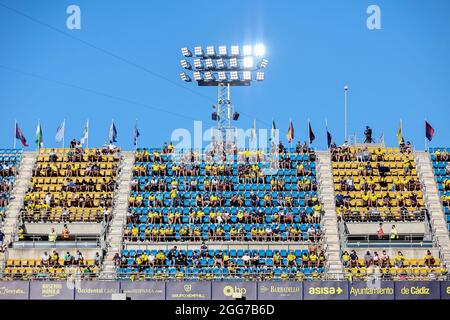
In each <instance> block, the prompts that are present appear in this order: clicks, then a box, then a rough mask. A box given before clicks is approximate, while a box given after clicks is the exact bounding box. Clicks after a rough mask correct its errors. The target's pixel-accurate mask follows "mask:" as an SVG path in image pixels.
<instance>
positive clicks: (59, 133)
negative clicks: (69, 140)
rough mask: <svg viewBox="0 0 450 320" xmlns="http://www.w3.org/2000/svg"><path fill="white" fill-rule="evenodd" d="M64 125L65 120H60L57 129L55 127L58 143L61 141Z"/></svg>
mask: <svg viewBox="0 0 450 320" xmlns="http://www.w3.org/2000/svg"><path fill="white" fill-rule="evenodd" d="M65 127H66V120H64V121H63V122H61V124H60V125H59V126H58V129H56V136H55V140H56V142H58V143H60V142H61V141H63V139H64V131H65Z"/></svg>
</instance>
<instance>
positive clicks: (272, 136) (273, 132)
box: [270, 119, 277, 141]
mask: <svg viewBox="0 0 450 320" xmlns="http://www.w3.org/2000/svg"><path fill="white" fill-rule="evenodd" d="M276 130H277V127H276V125H275V120H273V119H272V130H271V132H270V140H272V141H273V140H274V139H275V135H276Z"/></svg>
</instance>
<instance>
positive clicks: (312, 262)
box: [308, 252, 319, 268]
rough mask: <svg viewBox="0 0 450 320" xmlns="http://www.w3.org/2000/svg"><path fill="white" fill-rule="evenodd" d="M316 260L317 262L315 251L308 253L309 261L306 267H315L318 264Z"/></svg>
mask: <svg viewBox="0 0 450 320" xmlns="http://www.w3.org/2000/svg"><path fill="white" fill-rule="evenodd" d="M318 262H319V259H318V258H317V256H316V253H315V252H311V253H310V254H309V261H308V267H310V268H311V267H317V266H318Z"/></svg>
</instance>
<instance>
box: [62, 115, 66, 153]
mask: <svg viewBox="0 0 450 320" xmlns="http://www.w3.org/2000/svg"><path fill="white" fill-rule="evenodd" d="M65 136H66V119H65V118H64V121H63V137H62V147H63V149H64V139H65Z"/></svg>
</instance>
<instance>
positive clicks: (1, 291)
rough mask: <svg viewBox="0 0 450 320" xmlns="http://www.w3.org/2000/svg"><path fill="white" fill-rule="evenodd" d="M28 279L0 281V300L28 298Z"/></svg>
mask: <svg viewBox="0 0 450 320" xmlns="http://www.w3.org/2000/svg"><path fill="white" fill-rule="evenodd" d="M29 290H30V283H29V282H28V281H0V300H28V293H29Z"/></svg>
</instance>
